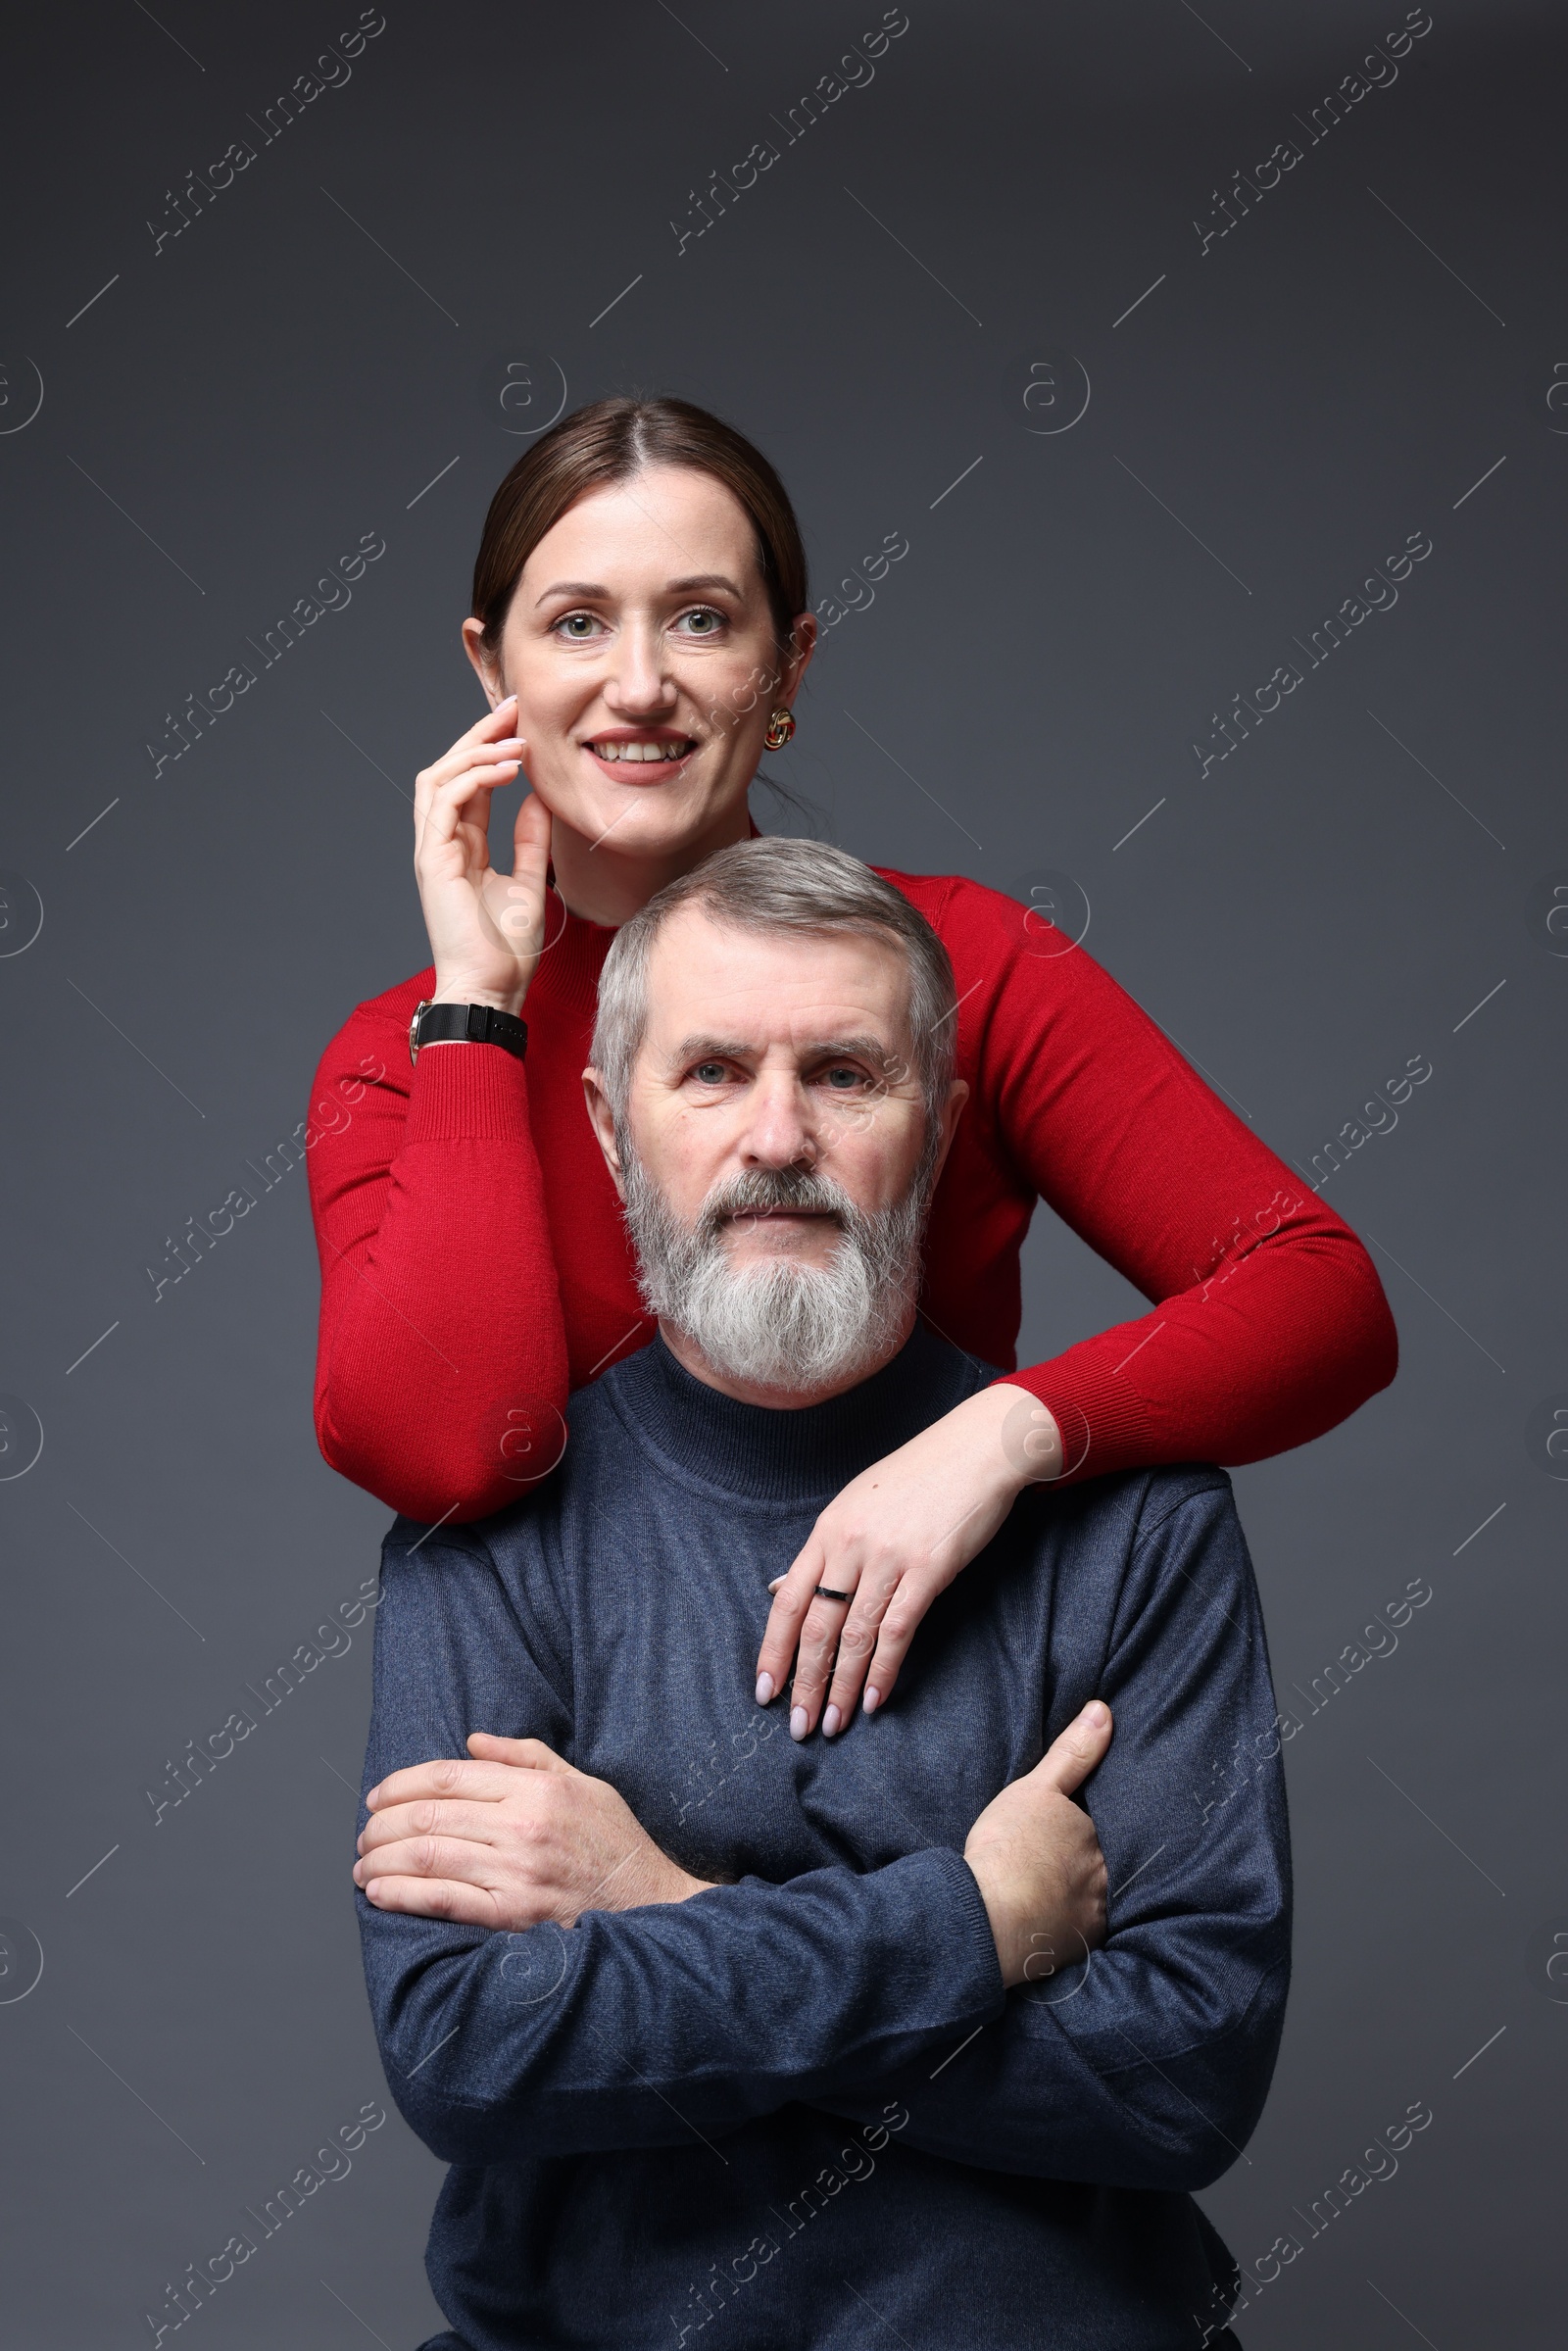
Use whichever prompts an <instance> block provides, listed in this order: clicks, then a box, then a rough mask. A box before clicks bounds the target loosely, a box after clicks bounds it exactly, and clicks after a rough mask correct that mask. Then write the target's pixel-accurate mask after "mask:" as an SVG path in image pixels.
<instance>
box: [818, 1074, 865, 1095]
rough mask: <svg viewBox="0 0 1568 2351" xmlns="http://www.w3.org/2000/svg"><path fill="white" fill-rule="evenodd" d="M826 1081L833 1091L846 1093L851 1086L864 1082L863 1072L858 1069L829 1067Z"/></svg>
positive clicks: (860, 1084)
mask: <svg viewBox="0 0 1568 2351" xmlns="http://www.w3.org/2000/svg"><path fill="white" fill-rule="evenodd" d="M827 1082H828V1084H829V1085H830V1086H831V1087H832V1088H833V1089H834V1091H835V1093H838V1094H848V1093H849V1092H850V1091H851V1089H852V1088H854V1087H858V1086H863V1085H864V1084H865V1077H864V1073H863V1072H862V1071H860V1070H858V1069H830V1070H829V1071H828V1072H827Z"/></svg>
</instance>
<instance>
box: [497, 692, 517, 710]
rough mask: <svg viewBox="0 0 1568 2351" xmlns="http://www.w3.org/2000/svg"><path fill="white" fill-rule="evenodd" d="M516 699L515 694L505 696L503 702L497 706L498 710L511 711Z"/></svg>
mask: <svg viewBox="0 0 1568 2351" xmlns="http://www.w3.org/2000/svg"><path fill="white" fill-rule="evenodd" d="M516 699H517V697H516V696H515V694H503V695H502V697H501V700H500V701H499V702H498V703H497V704H496V709H497V710H511V708H512V706H513V704H514V703H515V701H516Z"/></svg>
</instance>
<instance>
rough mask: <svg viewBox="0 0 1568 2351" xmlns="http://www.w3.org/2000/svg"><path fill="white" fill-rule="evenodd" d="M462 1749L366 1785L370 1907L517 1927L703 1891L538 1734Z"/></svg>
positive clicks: (598, 1783) (361, 1881) (607, 1790)
mask: <svg viewBox="0 0 1568 2351" xmlns="http://www.w3.org/2000/svg"><path fill="white" fill-rule="evenodd" d="M468 1752H469V1754H470V1756H472V1757H473V1761H472V1762H469V1763H461V1762H457V1761H453V1760H450V1759H448V1760H437V1761H433V1762H430V1763H420V1764H415V1765H413V1766H412V1767H411V1768H410V1769H409V1770H407V1771H400V1772H393V1773H392V1774H391V1775H390V1776H389V1777H388V1778H387V1779H385V1780H383V1781H382V1782H381V1784H380V1786H379V1787H378V1788H371V1790H370V1792H369V1794H368V1797H367V1799H366V1801H367V1804H368V1807H369V1813H370V1817H369V1819H368V1822H367V1823H366V1826H365V1830H364V1833H363V1835H362V1836H361V1837H360V1840H359V1853H360V1858H359V1860H358V1861H357V1862H356V1863H355V1865H354V1882H355V1884H356V1885H357V1886H360V1887H362V1888H363V1890H364V1892H365V1895H366V1898H367V1899H368V1901H370V1902H372V1903H373V1904H374V1905H375V1907H376V1908H377V1909H378V1910H402V1911H412V1912H414V1913H416V1914H417V1916H419V1917H421V1918H440V1919H453V1920H455V1921H458V1922H459V1923H461V1924H463V1925H465V1926H472V1927H499V1928H506V1929H508V1930H509V1931H510V1932H512V1933H514V1934H516V1933H520V1932H522V1931H523V1930H525V1929H526V1928H529V1927H537V1926H539V1925H540V1924H541V1923H542V1922H543V1921H544V1920H546V1919H553V1920H554V1921H555V1922H556V1924H557V1925H558V1926H562V1927H570V1926H575V1924H576V1922H577V1919H578V1918H579V1916H580V1915H581V1913H582V1912H583V1911H585V1910H588V1909H595V1910H635V1909H638V1908H640V1907H641V1906H642V1905H643V1904H645V1903H649V1902H683V1901H685V1899H686V1898H687V1896H688V1895H689V1894H695V1893H701V1892H703V1891H704V1890H705V1886H706V1881H704V1880H703V1879H701V1878H694V1877H692V1876H691V1875H690V1873H689V1872H688V1871H686V1870H683V1869H681V1868H679V1867H678V1866H677V1864H676V1863H674V1862H673V1861H671V1860H670V1859H669V1857H668V1855H667V1854H665V1853H663V1852H662V1851H661V1850H660V1848H659V1846H658V1845H656V1844H655V1842H654V1840H653V1838H652V1837H650V1836H649V1835H648V1834H647V1832H646V1831H645V1830H644V1829H643V1828H642V1827H641V1826H640V1824H639V1823H638V1821H637V1819H636V1817H635V1815H634V1814H633V1813H632V1811H631V1810H630V1808H629V1806H628V1805H627V1804H626V1803H625V1802H624V1801H623V1799H622V1798H621V1797H620V1796H619V1795H617V1794H616V1792H615V1790H614V1789H613V1788H612V1787H611V1786H610V1784H609V1782H608V1781H605V1780H595V1779H593V1778H591V1777H590V1776H589V1774H588V1773H586V1772H579V1771H577V1770H576V1769H575V1768H574V1766H573V1765H571V1764H569V1763H567V1762H566V1761H565V1760H564V1758H563V1757H562V1756H560V1755H558V1754H556V1753H555V1752H554V1750H553V1749H552V1748H550V1747H547V1746H546V1745H545V1744H544V1742H543V1741H542V1740H541V1739H498V1738H494V1737H492V1736H491V1734H490V1733H488V1732H484V1731H476V1732H475V1733H474V1734H473V1736H472V1737H471V1738H470V1739H469V1740H468ZM977 1826H978V1824H977Z"/></svg>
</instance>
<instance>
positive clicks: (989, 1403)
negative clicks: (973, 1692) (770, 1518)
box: [757, 1381, 1062, 1739]
mask: <svg viewBox="0 0 1568 2351" xmlns="http://www.w3.org/2000/svg"><path fill="white" fill-rule="evenodd" d="M1061 1466H1062V1453H1061V1439H1060V1435H1059V1432H1058V1430H1057V1428H1056V1423H1055V1421H1054V1418H1053V1417H1052V1415H1051V1413H1050V1412H1049V1411H1048V1410H1047V1408H1046V1406H1045V1405H1044V1404H1042V1403H1040V1402H1038V1401H1037V1399H1036V1398H1035V1397H1034V1396H1030V1395H1029V1393H1028V1391H1027V1390H1025V1389H1021V1388H1012V1387H1009V1386H1008V1385H1007V1384H1006V1383H1005V1381H1003V1382H999V1383H998V1384H997V1385H996V1386H995V1387H992V1388H985V1389H982V1390H981V1391H980V1394H979V1395H978V1396H968V1397H966V1398H965V1400H964V1401H963V1402H962V1403H961V1404H958V1405H956V1406H955V1408H954V1410H953V1411H951V1412H949V1413H946V1414H945V1415H944V1416H943V1418H942V1419H941V1420H939V1421H935V1422H933V1424H932V1425H931V1427H930V1428H929V1429H922V1430H921V1432H920V1434H919V1436H918V1437H913V1438H911V1439H910V1440H909V1443H908V1444H907V1445H900V1447H899V1449H898V1451H897V1452H895V1453H889V1454H888V1455H887V1456H886V1458H885V1459H883V1460H881V1461H875V1462H873V1463H872V1465H871V1467H870V1468H869V1469H866V1470H862V1471H861V1472H860V1475H859V1476H858V1478H853V1479H852V1480H851V1482H850V1484H849V1485H848V1486H846V1487H845V1489H844V1491H843V1492H842V1494H838V1495H836V1496H835V1498H834V1499H833V1500H832V1501H831V1502H830V1503H829V1504H828V1506H827V1508H826V1509H825V1510H824V1511H823V1512H822V1515H821V1517H820V1518H819V1519H818V1520H817V1522H816V1525H815V1526H814V1527H813V1528H812V1530H811V1533H810V1536H809V1539H808V1541H807V1543H806V1545H805V1548H804V1549H803V1550H802V1551H801V1553H800V1555H799V1557H798V1558H797V1559H796V1560H795V1562H794V1564H793V1566H792V1567H791V1568H790V1571H789V1573H788V1575H786V1576H781V1577H780V1578H779V1579H778V1580H777V1581H776V1583H775V1584H774V1585H773V1586H772V1587H771V1589H772V1592H773V1609H772V1614H771V1615H770V1616H769V1618H768V1620H767V1631H766V1634H765V1635H764V1637H763V1641H762V1646H761V1650H760V1654H759V1656H758V1660H757V1670H758V1684H757V1702H758V1704H759V1705H760V1706H765V1705H767V1704H768V1703H769V1701H770V1700H771V1699H772V1697H773V1696H774V1694H775V1692H776V1691H778V1690H780V1689H782V1687H783V1685H784V1682H785V1680H786V1678H787V1677H788V1674H789V1669H790V1664H791V1661H792V1660H794V1661H795V1685H794V1690H793V1691H792V1693H791V1702H790V1735H791V1737H792V1738H794V1739H805V1738H806V1737H807V1736H808V1734H809V1732H811V1731H812V1730H814V1729H815V1727H816V1722H817V1718H818V1716H819V1715H820V1716H821V1722H822V1728H823V1730H824V1732H826V1733H827V1734H828V1736H829V1737H831V1736H832V1735H833V1733H834V1732H836V1731H840V1730H842V1729H843V1727H844V1725H845V1724H846V1723H847V1722H848V1721H849V1719H850V1717H851V1715H852V1714H853V1713H854V1711H855V1704H856V1700H857V1698H858V1697H859V1695H860V1691H861V1690H862V1688H863V1689H864V1691H865V1698H864V1705H865V1711H866V1713H867V1714H870V1713H872V1712H874V1711H875V1709H876V1708H877V1707H878V1706H880V1705H882V1704H884V1703H885V1702H886V1700H887V1697H888V1694H889V1692H890V1691H891V1690H892V1688H893V1685H894V1683H895V1681H896V1680H897V1679H898V1673H899V1668H900V1666H901V1665H902V1664H903V1663H904V1659H905V1656H906V1654H907V1650H908V1646H909V1642H910V1641H912V1639H913V1638H914V1633H915V1628H916V1627H917V1626H918V1625H919V1623H920V1620H921V1618H922V1617H923V1616H924V1615H925V1612H926V1610H927V1609H928V1608H929V1607H930V1605H931V1603H932V1601H933V1600H934V1599H935V1598H936V1596H937V1594H938V1592H944V1591H946V1589H947V1587H948V1586H949V1585H950V1584H951V1583H952V1582H953V1579H954V1578H955V1576H956V1575H957V1574H958V1573H959V1572H960V1570H962V1569H963V1568H965V1567H967V1566H968V1564H969V1562H970V1560H971V1559H973V1558H974V1557H975V1555H976V1553H977V1552H979V1551H982V1550H984V1548H985V1546H986V1544H987V1543H989V1542H990V1541H991V1538H992V1537H993V1535H995V1534H996V1532H997V1529H998V1528H999V1527H1000V1526H1001V1525H1002V1522H1003V1520H1004V1519H1005V1517H1006V1515H1007V1513H1008V1511H1009V1510H1010V1509H1011V1508H1012V1505H1013V1503H1014V1501H1015V1500H1016V1499H1017V1497H1018V1495H1019V1494H1020V1493H1021V1492H1022V1490H1023V1488H1024V1487H1025V1486H1028V1485H1032V1484H1035V1483H1038V1482H1040V1481H1042V1480H1046V1479H1051V1478H1055V1477H1059V1476H1060V1474H1061ZM819 1584H821V1585H825V1586H826V1587H827V1589H828V1591H829V1592H848V1593H850V1594H851V1595H852V1596H851V1598H850V1600H849V1602H848V1604H846V1603H845V1602H844V1601H843V1600H830V1599H823V1598H820V1597H818V1596H815V1595H816V1587H817V1586H818V1585H819ZM797 1651H798V1652H799V1654H798V1655H797ZM835 1660H836V1662H835ZM830 1675H831V1677H832V1682H831V1688H829V1676H830ZM824 1693H825V1694H826V1698H827V1703H826V1706H825V1708H824V1706H823V1702H822V1701H823V1696H824Z"/></svg>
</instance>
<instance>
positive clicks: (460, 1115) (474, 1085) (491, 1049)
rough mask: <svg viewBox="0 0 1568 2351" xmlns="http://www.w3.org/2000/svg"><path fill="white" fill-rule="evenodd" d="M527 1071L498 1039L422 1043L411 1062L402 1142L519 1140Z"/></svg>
mask: <svg viewBox="0 0 1568 2351" xmlns="http://www.w3.org/2000/svg"><path fill="white" fill-rule="evenodd" d="M528 1135H529V1126H528V1077H527V1071H526V1070H525V1069H524V1067H523V1064H522V1063H521V1062H520V1061H519V1060H518V1059H517V1056H516V1054H515V1053H508V1052H507V1050H506V1048H505V1047H504V1046H500V1045H438V1046H433V1047H430V1046H427V1047H426V1048H425V1049H424V1051H423V1052H421V1053H420V1054H419V1057H418V1059H417V1061H416V1062H415V1064H414V1069H413V1072H412V1079H411V1083H410V1087H409V1120H408V1125H407V1127H406V1128H405V1130H404V1141H405V1143H525V1142H526V1141H527V1140H528Z"/></svg>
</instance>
